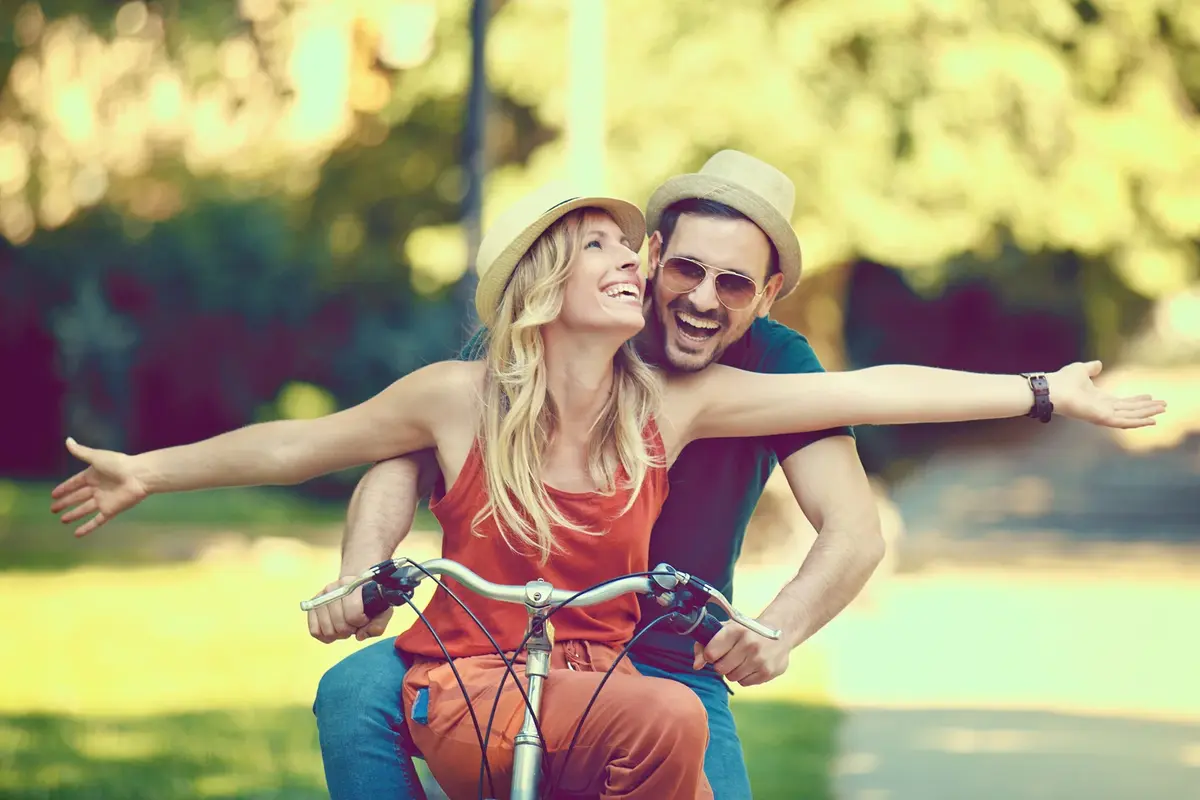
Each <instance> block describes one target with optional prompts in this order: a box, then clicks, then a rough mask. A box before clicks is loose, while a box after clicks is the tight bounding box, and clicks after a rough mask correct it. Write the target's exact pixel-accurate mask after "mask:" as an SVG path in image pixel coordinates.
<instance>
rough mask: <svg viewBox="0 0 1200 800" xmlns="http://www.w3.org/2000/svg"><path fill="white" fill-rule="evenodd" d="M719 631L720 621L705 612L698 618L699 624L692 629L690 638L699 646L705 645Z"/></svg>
mask: <svg viewBox="0 0 1200 800" xmlns="http://www.w3.org/2000/svg"><path fill="white" fill-rule="evenodd" d="M719 630H721V621H720V620H718V619H717V618H716V617H714V616H713V615H712V614H710V613H708V612H707V611H705V612H704V616H702V617H700V624H698V625H697V626H696V627H695V628H693V629H692V638H693V639H695V640H696V641H697V642H699V643H700V644H701V645H707V644H708V643H709V642H711V641H712V638H713V637H714V636H716V635H717V632H718V631H719Z"/></svg>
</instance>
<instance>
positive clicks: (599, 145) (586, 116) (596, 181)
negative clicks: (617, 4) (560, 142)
mask: <svg viewBox="0 0 1200 800" xmlns="http://www.w3.org/2000/svg"><path fill="white" fill-rule="evenodd" d="M604 2H605V0H572V2H571V19H570V26H571V32H570V37H569V45H570V46H569V48H568V59H569V60H570V66H569V71H568V74H569V80H570V83H569V85H568V87H567V169H568V171H569V173H570V175H571V177H572V178H573V179H574V180H577V181H581V182H583V184H584V185H585V186H595V187H604V186H605V185H606V179H607V174H606V171H605V159H604V155H605V151H604V139H605V136H604V134H605V124H604V55H605V53H604V50H605V48H604V44H605V31H604V17H605V15H604Z"/></svg>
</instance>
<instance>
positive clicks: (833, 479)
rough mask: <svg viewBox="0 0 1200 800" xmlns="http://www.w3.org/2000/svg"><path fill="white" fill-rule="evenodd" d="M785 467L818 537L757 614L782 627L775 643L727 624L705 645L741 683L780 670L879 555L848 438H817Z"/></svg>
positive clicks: (855, 589) (868, 500) (864, 485)
mask: <svg viewBox="0 0 1200 800" xmlns="http://www.w3.org/2000/svg"><path fill="white" fill-rule="evenodd" d="M782 467H783V472H784V475H785V476H786V477H787V480H788V484H789V485H790V486H791V487H792V492H793V493H794V494H795V496H796V500H797V502H799V504H800V508H801V510H803V511H804V514H805V516H807V517H808V519H809V521H811V522H812V524H813V527H814V528H816V530H817V534H818V535H817V539H816V542H815V543H814V544H813V546H812V549H811V550H810V551H809V554H808V557H807V558H805V559H804V563H803V564H802V565H801V567H800V571H799V572H798V573H797V575H796V577H795V578H793V579H792V580H791V581H790V582H788V584H787V585H786V586H784V587H783V589H781V590H780V592H779V594H778V595H776V597H775V599H774V600H773V601H771V604H770V605H769V606H767V608H766V609H765V610H764V611H763V613H762V614H761V615H760V616H759V619H760V620H761V621H762V622H763V623H765V624H767V625H770V626H771V627H773V628H777V629H779V630H781V631H782V632H783V636H782V637H781V638H780V639H779V641H775V642H773V641H771V640H769V639H764V638H762V637H761V636H758V635H757V634H754V633H751V632H750V631H747V630H746V629H744V628H742V627H741V626H740V625H737V624H728V623H727V624H726V625H725V626H724V627H725V630H724V631H722V632H721V634H719V636H720V640H718V638H717V637H714V638H713V640H712V642H710V643H709V647H708V648H706V650H705V652H706V653H707V654H708V655H709V660H712V661H713V664H714V667H715V668H716V670H717V671H718V672H720V673H721V674H723V675H725V677H726V678H728V679H729V680H731V681H735V682H737V683H740V684H742V685H743V686H754V685H756V684H760V683H766V682H767V681H769V680H772V679H774V678H777V677H779V676H780V675H782V674H783V673H784V672H785V671H786V670H787V667H788V661H789V658H790V655H791V651H792V650H793V649H794V648H796V647H797V646H798V645H800V644H802V643H803V642H805V641H806V640H807V639H808V638H809V637H810V636H812V635H813V634H814V633H816V632H817V631H818V630H820V629H821V628H822V627H823V626H824V625H825V624H826V623H827V622H829V621H830V620H832V619H833V618H834V617H836V616H837V615H838V614H839V613H841V611H842V609H844V608H845V607H846V606H847V605H849V604H850V601H851V600H853V599H854V598H855V597H856V596H857V595H858V593H859V592H860V591H862V588H863V586H865V585H866V583H867V580H868V579H869V578H870V577H871V574H872V573H873V572H874V571H875V568H876V567H877V566H878V565H879V562H880V561H881V560H882V559H883V555H884V541H883V534H882V531H881V528H880V523H879V513H878V511H877V509H876V506H875V497H874V495H873V494H872V492H871V486H870V483H869V482H868V481H867V475H866V472H865V471H864V470H863V466H862V462H860V461H859V458H858V452H857V451H856V449H855V446H854V439H853V438H851V437H850V436H829V437H827V438H824V439H820V440H818V441H815V442H813V443H811V444H809V445H807V446H806V447H804V448H802V449H800V450H797V451H796V452H795V453H793V454H792V455H790V456H788V457H787V459H785V460H784V461H783V463H782ZM701 663H702V660H701V656H700V655H699V654H697V665H699V664H701Z"/></svg>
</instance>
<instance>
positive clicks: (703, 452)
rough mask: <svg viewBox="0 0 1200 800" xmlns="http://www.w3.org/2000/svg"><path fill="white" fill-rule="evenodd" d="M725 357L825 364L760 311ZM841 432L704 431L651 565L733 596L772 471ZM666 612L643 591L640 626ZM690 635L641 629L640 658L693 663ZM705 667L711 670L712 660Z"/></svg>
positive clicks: (737, 363)
mask: <svg viewBox="0 0 1200 800" xmlns="http://www.w3.org/2000/svg"><path fill="white" fill-rule="evenodd" d="M483 336H484V334H483V332H482V331H480V332H477V333H476V334H475V336H473V337H472V338H471V341H469V342H468V343H467V344H466V345H465V346H464V347H463V349H462V351H461V352H460V353H459V358H460V359H463V360H466V359H474V358H479V357H481V356H482V344H483ZM719 363H721V364H725V365H727V366H730V367H736V368H737V369H743V370H747V371H749V372H761V373H791V374H795V373H805V372H823V371H824V368H823V367H822V366H821V362H820V360H818V359H817V355H816V353H814V352H813V349H812V346H811V345H809V343H808V340H807V339H806V338H805V337H804V336H803V335H801V334H799V333H797V332H796V331H794V330H792V329H791V328H789V327H787V326H786V325H783V324H781V323H778V322H775V321H774V320H772V319H767V318H761V317H760V318H758V319H756V320H755V321H754V322H753V324H751V326H750V328H749V329H748V330H747V331H746V334H745V335H744V336H743V337H742V338H741V339H739V340H738V341H737V342H735V343H734V344H733V345H731V346H730V347H729V348H728V349H727V350H726V351H725V353H724V354H723V355H722V356H721V359H720V362H719ZM797 402H800V400H799V398H798V399H797ZM838 435H853V434H852V432H851V430H850V429H849V428H835V429H831V430H824V431H817V432H812V433H799V434H786V435H780V436H765V437H747V438H741V439H702V440H699V441H695V442H692V443H691V444H689V445H688V446H687V447H686V448H684V450H683V452H682V453H680V455H679V458H677V459H676V460H675V463H674V465H672V467H671V471H670V473H669V476H668V477H669V481H670V493H669V494H668V496H667V501H666V503H665V504H664V505H663V509H662V513H661V514H659V517H658V521H657V522H656V523H655V525H654V532H653V533H652V535H651V537H650V566H651V567H654V566H655V565H656V564H659V563H663V562H665V563H667V564H670V565H671V566H673V567H675V568H676V569H681V570H683V571H685V572H689V573H692V574H694V575H696V576H698V577H700V578H703V579H704V580H706V581H708V582H709V583H711V584H712V585H713V586H715V587H716V588H718V589H720V590H721V592H722V593H723V594H724V595H725V596H726V597H728V598H729V599H730V600H731V601H732V600H733V599H734V598H733V566H734V564H735V563H736V562H737V559H738V556H739V555H741V552H742V542H743V541H744V539H745V536H746V526H747V525H748V524H749V522H750V517H751V516H752V515H753V514H754V508H755V506H756V505H758V499H759V497H761V496H762V492H763V488H764V487H765V486H766V484H767V479H768V478H770V477H771V472H772V471H773V470H774V469H775V467H776V466H777V465H778V464H779V462H780V461H783V460H785V459H786V458H787V457H788V456H790V455H791V454H792V453H795V452H796V451H797V450H800V449H801V448H803V447H805V446H806V445H809V444H811V443H812V442H815V441H818V440H820V439H824V438H826V437H829V436H838ZM797 567H799V565H798V564H797ZM709 609H710V610H711V611H712V612H713V613H714V614H715V615H716V616H718V617H723V616H724V615H723V613H722V612H721V611H720V610H719V609H717V608H715V607H714V606H710V607H709ZM660 614H661V609H660V608H659V607H658V605H657V604H655V603H653V602H652V601H648V600H645V599H643V603H642V620H641V623H640V624H641V625H642V626H644V625H645V624H647V623H649V622H650V621H651V620H653V619H655V618H657V617H658V616H659V615H660ZM692 641H693V640H692V639H691V638H685V637H682V636H678V635H676V634H673V633H670V632H669V631H666V630H665V629H655V630H652V631H650V632H648V633H647V634H646V635H644V636H642V637H641V639H640V640H639V641H638V643H637V644H636V645H635V646H634V648H633V652H634V653H635V654H636V655H637V658H638V661H639V662H641V663H647V664H650V665H652V666H657V667H660V668H662V669H669V670H676V671H678V670H681V669H686V670H691V668H692ZM707 669H708V670H710V671H711V670H712V668H711V666H709V667H708V668H707ZM712 674H713V675H714V676H715V675H716V672H715V671H713V672H712Z"/></svg>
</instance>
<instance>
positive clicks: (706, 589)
mask: <svg viewBox="0 0 1200 800" xmlns="http://www.w3.org/2000/svg"><path fill="white" fill-rule="evenodd" d="M687 584H688V586H689V587H692V588H694V589H695V590H696V591H698V592H703V593H704V594H706V595H708V599H709V601H710V602H712V603H716V604H717V606H718V607H719V608H720V609H721V610H722V611H724V612H725V613H726V614H728V615H729V618H730V619H731V620H733V621H734V622H736V623H737V624H739V625H741V626H742V627H743V628H749V629H750V630H751V631H753V632H754V633H757V634H758V635H759V636H763V637H765V638H767V639H771V640H775V641H777V640H779V639H780V638H781V637H782V636H783V631H780V630H776V629H775V628H768V627H767V626H766V625H763V624H762V623H761V622H759V621H758V620H756V619H752V618H751V617H747V616H746V615H745V614H743V613H742V612H740V611H738V610H737V609H736V608H734V607H733V603H730V602H729V601H728V600H726V599H725V595H723V594H721V592H720V591H719V590H718V589H717V588H716V587H715V586H713V585H712V584H710V583H708V582H707V581H704V580H701V579H700V578H697V577H696V576H695V575H688V576H687Z"/></svg>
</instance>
